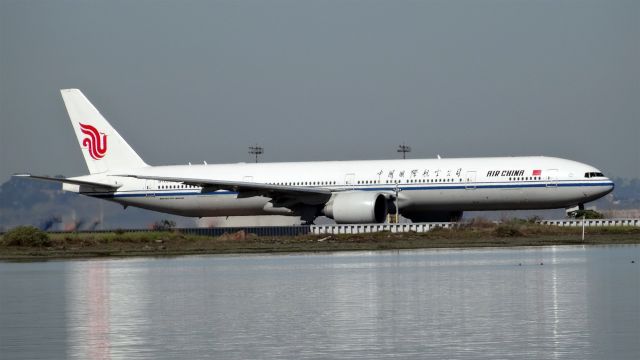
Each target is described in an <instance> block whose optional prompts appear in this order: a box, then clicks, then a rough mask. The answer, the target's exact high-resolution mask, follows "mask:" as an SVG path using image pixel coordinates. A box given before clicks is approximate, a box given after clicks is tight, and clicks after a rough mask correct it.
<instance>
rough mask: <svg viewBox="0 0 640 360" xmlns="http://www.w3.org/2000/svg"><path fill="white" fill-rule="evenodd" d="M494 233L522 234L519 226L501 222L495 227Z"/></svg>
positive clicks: (505, 234) (498, 234) (501, 235)
mask: <svg viewBox="0 0 640 360" xmlns="http://www.w3.org/2000/svg"><path fill="white" fill-rule="evenodd" d="M494 233H495V235H496V236H498V237H515V236H522V235H523V234H522V231H520V227H519V226H517V225H515V224H501V225H498V227H496V229H495V230H494Z"/></svg>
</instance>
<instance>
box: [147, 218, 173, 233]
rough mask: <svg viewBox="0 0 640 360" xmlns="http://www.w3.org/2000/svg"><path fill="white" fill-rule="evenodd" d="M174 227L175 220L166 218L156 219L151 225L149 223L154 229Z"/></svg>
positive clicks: (160, 229) (164, 229)
mask: <svg viewBox="0 0 640 360" xmlns="http://www.w3.org/2000/svg"><path fill="white" fill-rule="evenodd" d="M174 227H176V222H175V221H173V220H167V219H164V220H160V221H156V222H155V223H154V224H153V225H151V229H152V230H154V231H170V230H171V229H173V228H174Z"/></svg>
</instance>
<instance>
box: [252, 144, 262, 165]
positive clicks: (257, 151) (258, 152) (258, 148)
mask: <svg viewBox="0 0 640 360" xmlns="http://www.w3.org/2000/svg"><path fill="white" fill-rule="evenodd" d="M262 153H264V149H263V148H262V146H258V144H256V145H255V146H249V154H251V155H255V156H256V163H257V162H258V155H261V154H262Z"/></svg>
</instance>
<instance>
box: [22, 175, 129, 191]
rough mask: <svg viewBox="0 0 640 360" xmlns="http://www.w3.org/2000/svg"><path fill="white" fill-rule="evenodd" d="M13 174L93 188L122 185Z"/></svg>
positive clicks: (113, 187)
mask: <svg viewBox="0 0 640 360" xmlns="http://www.w3.org/2000/svg"><path fill="white" fill-rule="evenodd" d="M13 176H16V177H24V178H30V179H37V180H45V181H54V182H59V183H65V184H74V185H84V186H92V187H95V188H102V189H107V190H116V189H117V188H119V187H121V186H122V185H112V184H103V183H99V182H94V181H85V180H77V179H68V178H62V177H50V176H38V175H31V174H15V175H13Z"/></svg>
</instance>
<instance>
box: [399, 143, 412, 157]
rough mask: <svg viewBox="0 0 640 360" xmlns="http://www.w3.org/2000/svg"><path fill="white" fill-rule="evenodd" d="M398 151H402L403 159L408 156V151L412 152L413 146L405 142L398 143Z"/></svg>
mask: <svg viewBox="0 0 640 360" xmlns="http://www.w3.org/2000/svg"><path fill="white" fill-rule="evenodd" d="M398 152H401V153H402V159H403V160H404V159H406V158H407V153H408V152H411V146H409V145H405V144H404V142H403V143H402V145H398Z"/></svg>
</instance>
